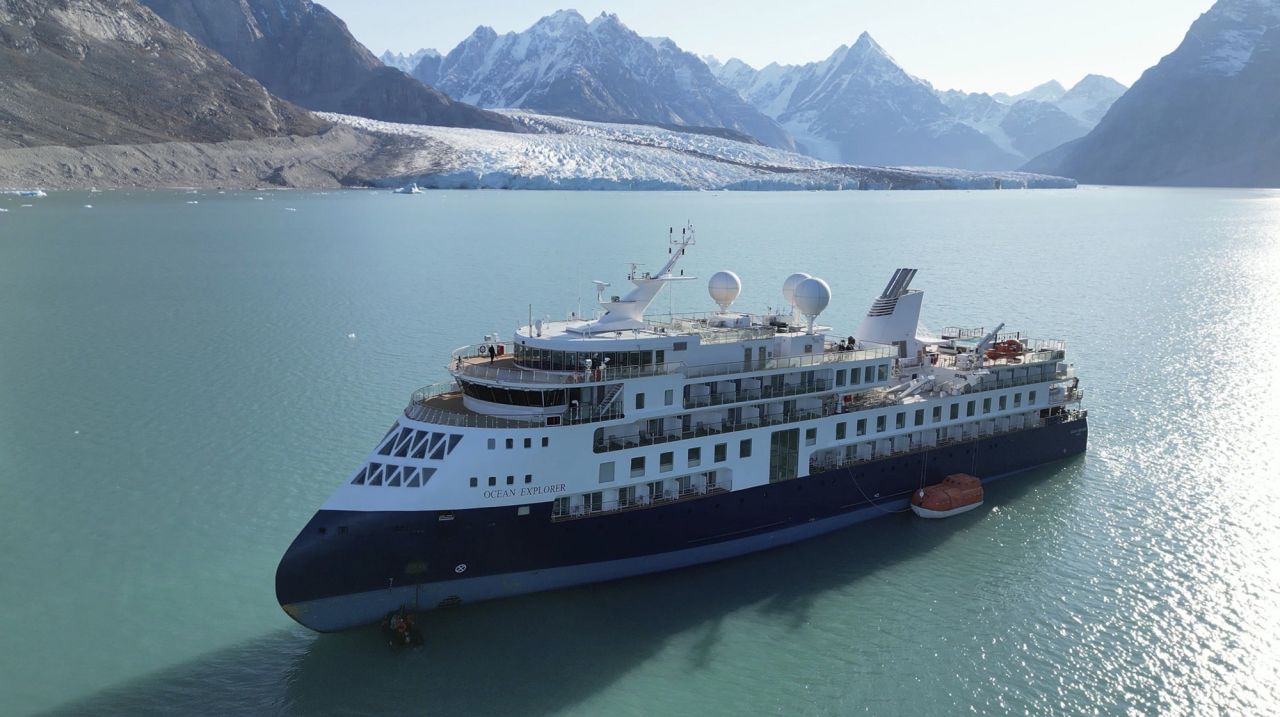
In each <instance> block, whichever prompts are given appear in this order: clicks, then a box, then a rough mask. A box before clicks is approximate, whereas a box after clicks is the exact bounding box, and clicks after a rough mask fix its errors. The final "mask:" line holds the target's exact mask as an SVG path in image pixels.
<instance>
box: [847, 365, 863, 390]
mask: <svg viewBox="0 0 1280 717" xmlns="http://www.w3.org/2000/svg"><path fill="white" fill-rule="evenodd" d="M849 383H850V385H853V386H857V385H858V384H860V383H862V369H860V368H851V369H849Z"/></svg>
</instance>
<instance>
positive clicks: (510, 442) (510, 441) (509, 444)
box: [507, 438, 516, 448]
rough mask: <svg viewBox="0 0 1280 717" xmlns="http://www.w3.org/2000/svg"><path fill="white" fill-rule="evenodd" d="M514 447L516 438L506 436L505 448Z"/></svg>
mask: <svg viewBox="0 0 1280 717" xmlns="http://www.w3.org/2000/svg"><path fill="white" fill-rule="evenodd" d="M515 447H516V440H515V439H514V438H508V439H507V448H515Z"/></svg>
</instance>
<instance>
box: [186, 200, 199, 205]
mask: <svg viewBox="0 0 1280 717" xmlns="http://www.w3.org/2000/svg"><path fill="white" fill-rule="evenodd" d="M199 203H200V202H198V201H196V200H194V199H192V200H191V201H189V202H187V204H199Z"/></svg>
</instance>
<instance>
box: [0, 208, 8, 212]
mask: <svg viewBox="0 0 1280 717" xmlns="http://www.w3.org/2000/svg"><path fill="white" fill-rule="evenodd" d="M7 211H9V210H8V209H5V208H4V207H0V212H7Z"/></svg>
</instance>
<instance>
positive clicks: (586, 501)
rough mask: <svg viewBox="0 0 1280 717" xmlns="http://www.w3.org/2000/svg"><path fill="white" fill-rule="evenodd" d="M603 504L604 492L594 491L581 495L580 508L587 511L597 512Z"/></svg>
mask: <svg viewBox="0 0 1280 717" xmlns="http://www.w3.org/2000/svg"><path fill="white" fill-rule="evenodd" d="M603 506H604V493H601V492H600V491H596V492H594V493H587V494H586V495H584V496H582V510H584V511H585V512H587V513H599V512H600V509H601V508H602V507H603Z"/></svg>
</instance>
